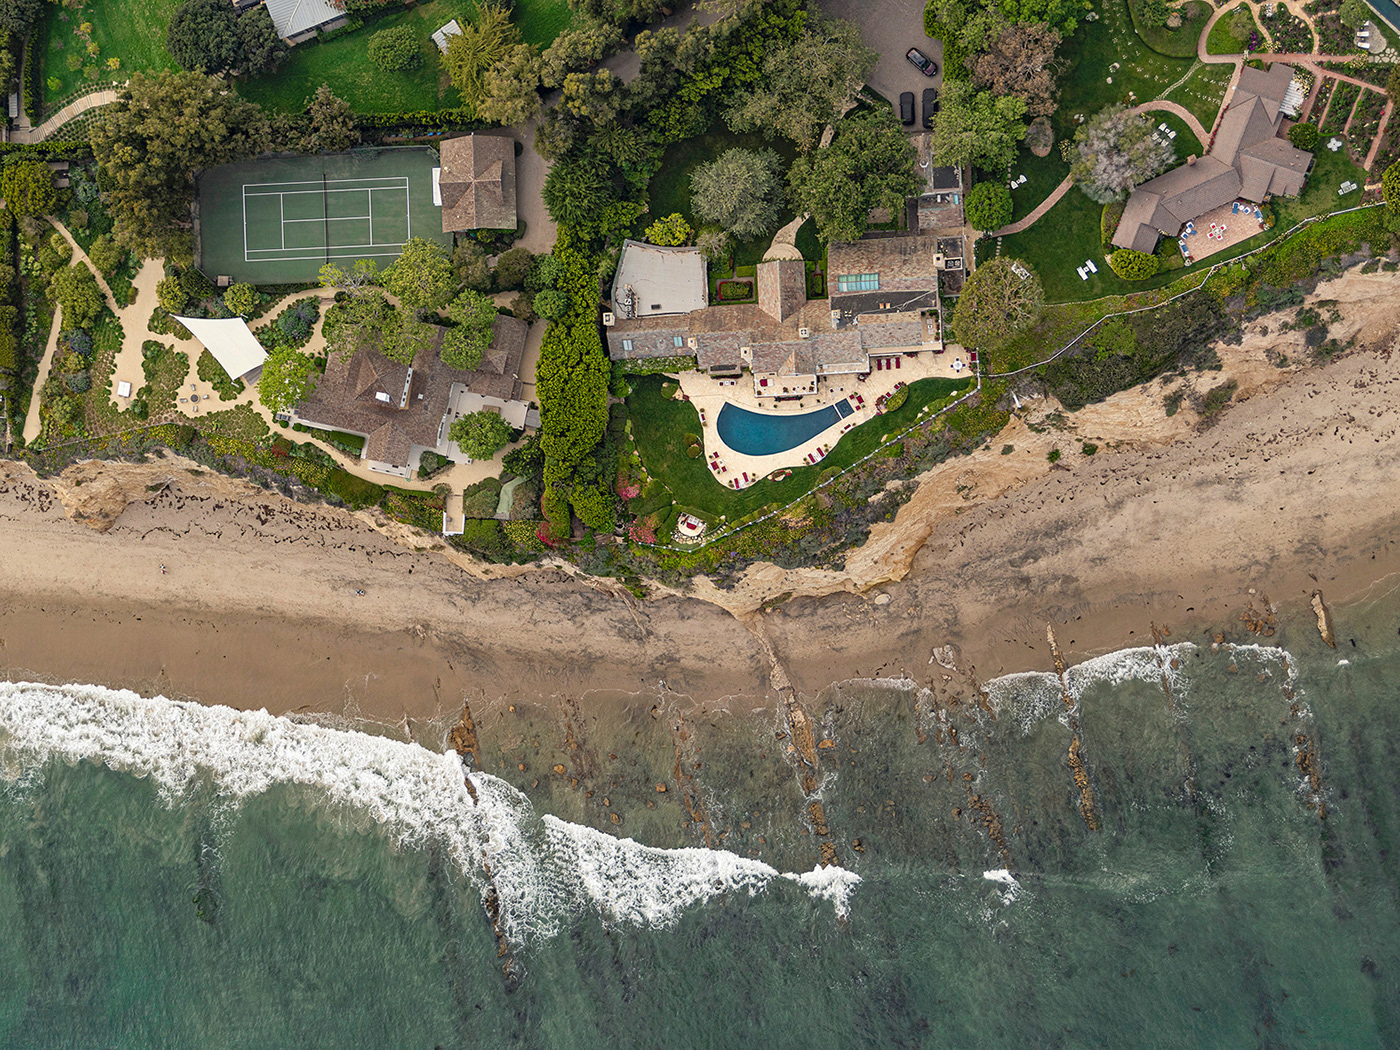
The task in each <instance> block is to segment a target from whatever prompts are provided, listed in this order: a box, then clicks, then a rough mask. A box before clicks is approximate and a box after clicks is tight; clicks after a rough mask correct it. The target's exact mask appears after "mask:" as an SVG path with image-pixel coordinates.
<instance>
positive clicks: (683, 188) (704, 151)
mask: <svg viewBox="0 0 1400 1050" xmlns="http://www.w3.org/2000/svg"><path fill="white" fill-rule="evenodd" d="M730 149H750V150H759V149H771V150H773V151H774V152H775V153H777V154H778V156H780V157H782V158H783V170H784V172H786V170H787V167H788V165H790V164H791V163H792V161H793V158H795V157H796V156H797V148H796V147H795V146H793V145H792V143H790V142H788V141H787V140H786V139H773V140H769V139H766V138H764V136H762V135H736V134H735V133H734V132H732V131H730V130H729V129H728V128H726V127H725V126H724V125H723V124H716V125H715V126H714V127H712V128H711V129H710V130H709V131H707V132H705V134H703V135H699V136H697V137H695V138H693V139H686V140H685V141H684V142H677V143H676V144H675V145H673V146H671V147H669V148H668V149H667V150H666V154H665V156H664V157H663V158H662V160H661V170H660V171H659V172H658V173H657V175H656V177H655V178H654V179H652V180H651V186H650V190H651V211H650V212H648V213H647V214H645V215H643V216H642V217H641V219H639V220H638V222H637V227H638V229H639V230H642V229H645V228H646V227H647V226H649V225H650V224H651V223H652V222H654V221H655V220H657V219H659V218H664V217H665V216H667V215H671V214H674V213H675V212H680V213H681V214H682V215H684V216H685V220H686V222H688V223H690V225H691V226H695V227H698V226H699V225H700V224H699V223H698V222H697V221H696V219H695V215H694V213H693V212H692V211H691V210H690V176H691V173H692V172H693V171H695V169H696V168H698V167H699V166H700V165H701V164H708V163H709V162H710V161H712V160H714V159H715V158H716V157H718V156H719V155H720V154H721V153H723V152H724V151H725V150H730ZM793 218H795V215H794V213H793V211H792V209H791V208H789V207H788V206H787V205H786V204H784V205H783V209H782V214H781V215H780V216H779V218H778V226H783V225H786V224H787V223H789V222H791V221H792V220H793ZM806 225H807V224H805V223H804V227H805V226H806ZM776 228H777V227H775V229H776ZM772 243H773V238H772V236H771V235H770V236H768V237H760V238H759V239H758V240H755V241H740V242H738V243H736V244H735V246H734V264H735V265H736V266H752V265H754V264H756V263H759V262H761V261H762V260H763V253H764V252H765V251H767V250H768V246H769V245H770V244H772Z"/></svg>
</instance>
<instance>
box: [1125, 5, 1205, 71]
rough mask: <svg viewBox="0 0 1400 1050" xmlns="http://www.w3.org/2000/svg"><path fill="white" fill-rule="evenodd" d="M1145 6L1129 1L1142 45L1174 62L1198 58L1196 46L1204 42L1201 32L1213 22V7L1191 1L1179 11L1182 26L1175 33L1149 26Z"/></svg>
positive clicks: (1165, 28) (1173, 30) (1177, 11)
mask: <svg viewBox="0 0 1400 1050" xmlns="http://www.w3.org/2000/svg"><path fill="white" fill-rule="evenodd" d="M1146 6H1147V4H1146V2H1145V0H1129V7H1130V10H1131V13H1132V16H1133V25H1134V26H1135V27H1136V29H1137V32H1138V36H1140V37H1142V39H1143V42H1144V43H1146V44H1147V46H1148V47H1150V48H1151V49H1152V50H1153V51H1156V52H1157V53H1158V54H1162V55H1170V56H1171V57H1173V58H1195V57H1196V42H1197V41H1198V40H1200V38H1201V30H1203V29H1204V28H1205V27H1206V23H1207V22H1208V21H1210V15H1211V11H1212V8H1211V6H1210V4H1207V3H1203V2H1202V0H1191V2H1190V3H1185V4H1182V5H1181V6H1180V7H1178V8H1176V9H1175V10H1176V13H1178V14H1180V15H1181V17H1182V22H1181V25H1180V26H1179V27H1178V28H1176V29H1168V28H1167V27H1166V26H1151V25H1148V24H1147V19H1146V18H1145V17H1143V8H1145V7H1146Z"/></svg>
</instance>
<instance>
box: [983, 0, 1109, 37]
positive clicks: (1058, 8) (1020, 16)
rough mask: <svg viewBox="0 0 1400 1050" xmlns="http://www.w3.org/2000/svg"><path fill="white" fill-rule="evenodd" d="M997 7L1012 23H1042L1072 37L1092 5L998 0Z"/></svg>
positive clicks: (1074, 0)
mask: <svg viewBox="0 0 1400 1050" xmlns="http://www.w3.org/2000/svg"><path fill="white" fill-rule="evenodd" d="M998 6H999V7H1000V8H1001V13H1002V14H1003V15H1005V16H1006V17H1007V19H1009V20H1010V21H1012V22H1044V23H1045V24H1046V25H1048V26H1049V27H1050V28H1051V29H1053V30H1055V31H1056V32H1058V33H1061V34H1063V35H1064V36H1073V35H1074V31H1075V30H1076V29H1078V28H1079V19H1080V18H1081V17H1083V15H1084V13H1085V12H1086V11H1088V10H1089V9H1090V7H1092V6H1093V5H1092V4H1090V3H1089V0H999V4H998Z"/></svg>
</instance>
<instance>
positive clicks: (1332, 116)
mask: <svg viewBox="0 0 1400 1050" xmlns="http://www.w3.org/2000/svg"><path fill="white" fill-rule="evenodd" d="M1360 94H1361V89H1360V88H1359V87H1357V86H1356V85H1355V84H1348V83H1347V82H1346V81H1338V82H1337V86H1336V87H1335V88H1334V89H1333V90H1332V103H1331V105H1329V106H1328V107H1327V120H1326V122H1325V123H1324V124H1323V125H1322V127H1321V128H1319V129H1318V130H1319V131H1321V132H1322V134H1323V135H1340V134H1341V133H1342V129H1343V128H1344V127H1346V123H1347V119H1348V118H1349V117H1350V116H1351V107H1352V106H1353V105H1355V104H1356V99H1357V96H1358V95H1360Z"/></svg>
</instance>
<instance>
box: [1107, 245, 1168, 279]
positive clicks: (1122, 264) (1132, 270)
mask: <svg viewBox="0 0 1400 1050" xmlns="http://www.w3.org/2000/svg"><path fill="white" fill-rule="evenodd" d="M1108 265H1110V266H1112V267H1113V272H1114V273H1116V274H1117V275H1118V276H1119V277H1121V278H1123V280H1125V281H1145V280H1147V279H1148V278H1149V277H1151V276H1153V275H1154V274H1155V273H1156V272H1157V266H1158V259H1157V256H1155V255H1148V254H1147V253H1146V252H1138V251H1134V250H1133V249H1132V248H1119V249H1118V250H1117V251H1116V252H1114V253H1113V254H1112V255H1110V256H1109V257H1108Z"/></svg>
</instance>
